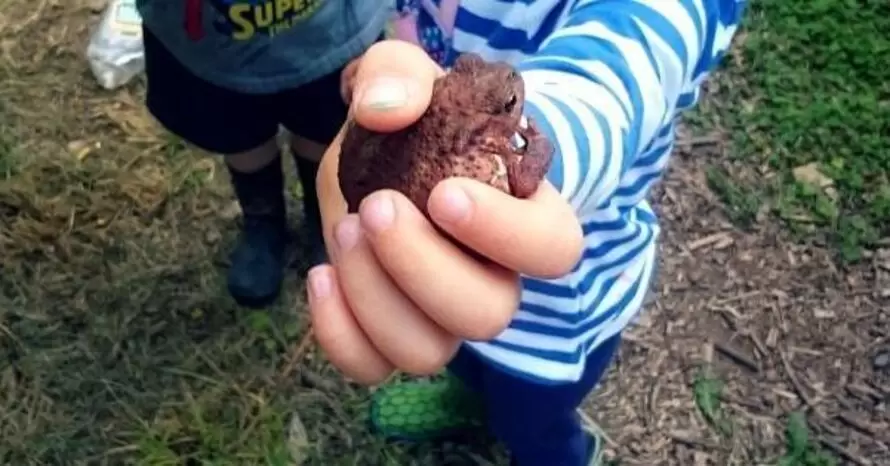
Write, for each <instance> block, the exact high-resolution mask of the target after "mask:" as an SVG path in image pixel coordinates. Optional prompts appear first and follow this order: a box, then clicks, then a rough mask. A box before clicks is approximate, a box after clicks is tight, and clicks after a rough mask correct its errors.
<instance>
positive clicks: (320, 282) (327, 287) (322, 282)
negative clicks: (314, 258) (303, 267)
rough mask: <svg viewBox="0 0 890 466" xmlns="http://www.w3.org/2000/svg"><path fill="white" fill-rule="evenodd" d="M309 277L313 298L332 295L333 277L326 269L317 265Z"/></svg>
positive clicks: (310, 291)
mask: <svg viewBox="0 0 890 466" xmlns="http://www.w3.org/2000/svg"><path fill="white" fill-rule="evenodd" d="M308 278H309V293H311V294H312V299H316V300H318V299H325V298H327V297H328V296H330V295H331V278H330V277H329V276H328V273H327V271H326V270H324V269H319V268H317V267H316V268H314V269H312V270H310V271H309V276H308Z"/></svg>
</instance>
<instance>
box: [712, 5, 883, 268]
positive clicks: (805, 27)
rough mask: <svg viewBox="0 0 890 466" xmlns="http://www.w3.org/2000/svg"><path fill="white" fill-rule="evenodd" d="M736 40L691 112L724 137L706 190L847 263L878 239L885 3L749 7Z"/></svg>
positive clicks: (739, 213)
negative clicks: (725, 160)
mask: <svg viewBox="0 0 890 466" xmlns="http://www.w3.org/2000/svg"><path fill="white" fill-rule="evenodd" d="M739 38H740V39H741V40H740V44H741V46H740V47H739V48H738V49H737V51H736V53H735V54H734V56H733V57H732V59H731V60H729V62H728V66H727V71H726V73H725V74H724V75H723V77H722V79H720V80H719V81H718V86H716V87H717V90H716V100H715V102H714V103H713V104H710V105H706V106H705V107H703V109H702V111H701V112H699V114H698V117H699V118H700V119H699V120H698V121H699V122H704V123H705V125H710V124H713V123H714V122H717V123H718V124H719V125H720V126H721V127H723V128H724V129H725V130H727V131H728V132H729V134H730V135H731V138H732V143H733V144H732V146H731V154H732V158H733V160H732V162H734V163H733V164H730V165H729V166H724V167H722V168H717V169H715V170H713V171H712V173H711V178H712V183H713V185H714V186H715V187H716V188H717V190H718V191H719V192H720V193H721V194H722V195H723V196H724V199H725V200H726V201H727V203H728V204H729V205H728V209H729V211H730V213H731V214H732V215H733V217H734V218H735V219H736V220H739V221H740V222H741V223H743V224H745V223H750V222H751V221H752V220H753V219H754V217H755V216H756V214H757V213H758V211H759V210H760V209H761V208H765V209H766V210H768V211H769V212H771V213H773V214H775V215H777V216H778V217H780V218H781V219H783V220H784V221H786V222H787V225H788V226H789V227H790V230H791V231H792V233H794V234H796V235H800V236H801V237H807V238H814V239H817V240H820V241H825V242H826V243H828V244H830V245H832V246H834V247H836V248H837V250H838V251H839V253H840V256H841V258H843V259H857V258H858V257H860V255H861V252H862V250H863V248H867V247H869V246H872V245H874V243H875V242H877V241H878V240H880V239H882V238H885V237H887V235H888V232H890V66H888V63H890V2H886V1H883V0H753V1H752V2H751V6H750V9H749V11H748V15H747V18H746V25H745V28H744V30H743V31H742V32H741V33H740V36H739ZM740 167H741V168H742V169H741V170H739V168H740ZM795 169H798V172H797V175H796V176H795ZM739 173H743V175H742V176H739Z"/></svg>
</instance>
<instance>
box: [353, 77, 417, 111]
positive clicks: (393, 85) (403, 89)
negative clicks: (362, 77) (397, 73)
mask: <svg viewBox="0 0 890 466" xmlns="http://www.w3.org/2000/svg"><path fill="white" fill-rule="evenodd" d="M358 94H359V96H360V97H359V99H358V101H359V102H360V103H361V104H362V105H364V106H365V107H368V108H370V109H372V110H392V109H395V108H399V107H402V106H404V105H405V104H406V103H407V102H408V86H407V85H406V83H405V81H404V80H402V79H397V78H386V77H383V78H377V79H375V80H373V81H371V82H370V83H368V84H366V85H364V86H362V88H361V89H360V90H359V92H358Z"/></svg>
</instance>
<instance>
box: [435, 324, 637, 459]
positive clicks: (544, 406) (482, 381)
mask: <svg viewBox="0 0 890 466" xmlns="http://www.w3.org/2000/svg"><path fill="white" fill-rule="evenodd" d="M620 341H621V339H620V337H619V336H616V337H613V338H611V339H610V340H608V341H606V342H604V343H603V344H602V345H600V347H599V348H597V349H596V350H595V351H594V352H593V353H591V354H590V355H589V356H588V358H587V367H586V369H585V371H584V375H583V376H582V378H581V380H579V381H577V382H574V383H571V384H558V385H545V384H540V383H535V382H533V381H530V380H527V379H523V378H519V377H517V376H514V375H511V374H508V373H506V372H503V371H501V370H498V369H496V368H494V367H492V366H490V365H488V364H487V363H486V362H484V361H483V360H481V359H480V357H479V356H478V355H476V354H475V353H474V352H473V351H472V350H470V349H467V348H462V349H461V350H460V352H458V355H457V356H456V357H455V358H454V360H453V361H452V362H451V364H450V365H449V370H450V371H451V372H452V373H453V374H454V375H456V376H457V377H459V378H460V379H461V380H463V381H464V383H465V384H466V385H467V386H468V387H470V388H471V389H473V390H474V391H477V392H479V393H481V394H482V396H483V399H484V401H485V407H486V418H487V419H486V420H487V423H488V426H489V428H490V429H491V431H492V433H493V434H494V435H495V437H497V439H498V440H500V441H501V442H503V443H504V444H505V445H506V447H507V449H508V450H509V451H510V454H511V455H512V457H513V464H515V465H517V466H587V464H588V461H589V458H590V448H591V445H590V439H589V438H588V436H587V435H585V433H584V432H583V431H582V429H581V423H580V420H579V419H578V416H577V414H576V410H577V408H578V407H579V406H580V405H581V403H582V402H583V401H584V398H585V397H586V396H587V395H588V394H589V393H590V392H591V391H592V390H593V388H594V387H595V386H596V384H597V382H599V380H600V378H601V377H602V376H603V374H604V373H605V371H606V369H607V368H608V367H609V364H610V363H611V361H612V358H613V356H614V354H615V351H616V349H617V348H618V345H619V343H620Z"/></svg>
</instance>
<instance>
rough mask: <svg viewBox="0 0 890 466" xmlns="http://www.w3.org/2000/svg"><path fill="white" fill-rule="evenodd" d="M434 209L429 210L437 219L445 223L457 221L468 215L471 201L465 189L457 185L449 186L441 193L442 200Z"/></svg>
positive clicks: (471, 204)
mask: <svg viewBox="0 0 890 466" xmlns="http://www.w3.org/2000/svg"><path fill="white" fill-rule="evenodd" d="M438 204H440V205H438V206H436V208H435V209H431V210H430V215H432V216H433V217H434V218H435V219H436V220H437V221H440V222H446V223H457V222H460V221H462V220H464V219H465V218H467V217H468V216H469V215H470V210H471V209H472V208H473V202H472V201H471V200H470V196H468V195H467V193H466V191H464V190H463V189H461V188H459V187H457V186H449V187H446V188H445V189H444V192H443V193H442V201H441V202H439V203H438Z"/></svg>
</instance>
